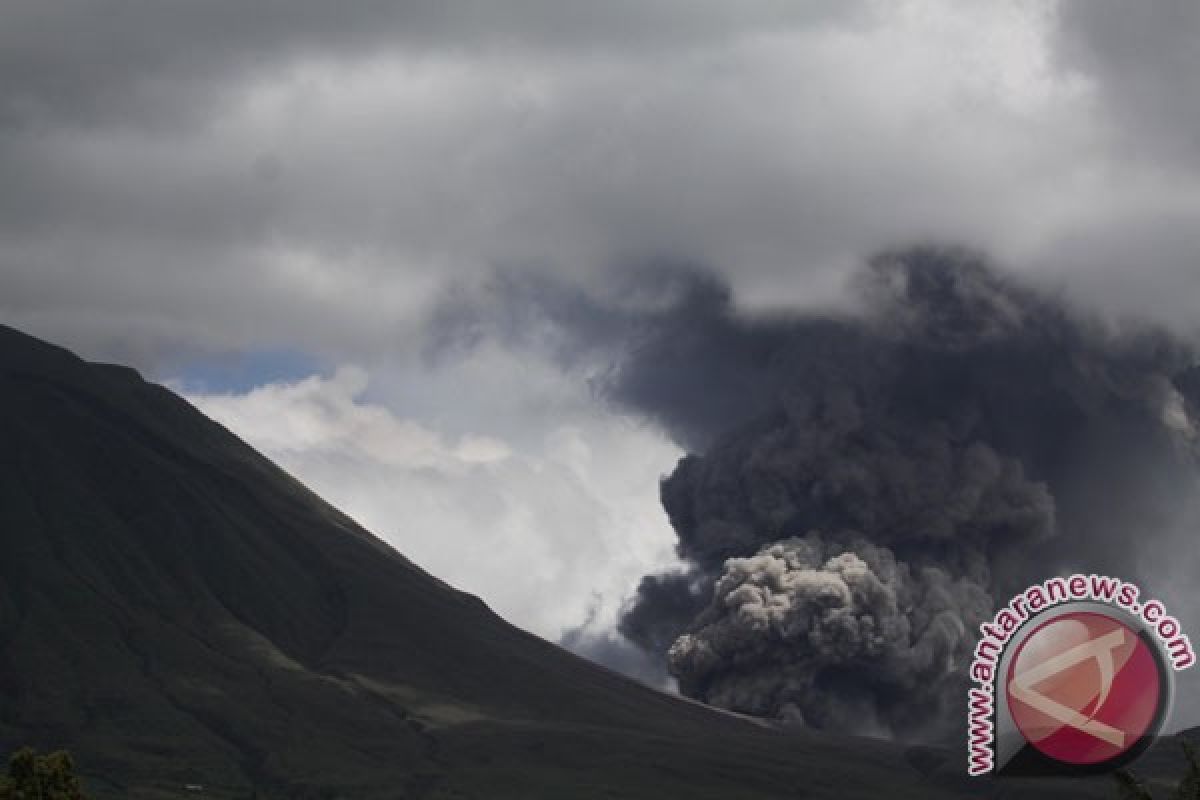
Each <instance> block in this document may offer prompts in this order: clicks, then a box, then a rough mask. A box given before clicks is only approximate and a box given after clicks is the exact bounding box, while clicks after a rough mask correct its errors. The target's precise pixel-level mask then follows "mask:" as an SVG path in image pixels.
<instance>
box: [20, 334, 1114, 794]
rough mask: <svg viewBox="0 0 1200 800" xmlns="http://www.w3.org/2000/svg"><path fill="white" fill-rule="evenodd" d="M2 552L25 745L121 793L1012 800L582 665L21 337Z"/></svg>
mask: <svg viewBox="0 0 1200 800" xmlns="http://www.w3.org/2000/svg"><path fill="white" fill-rule="evenodd" d="M397 523H398V524H403V520H398V521H397ZM427 535H431V536H435V535H436V532H434V531H430V532H428V533H427ZM0 546H2V548H3V549H2V553H3V557H2V558H0V749H3V750H5V751H6V752H7V751H9V750H12V749H14V748H15V747H16V746H18V745H20V744H25V743H30V744H34V745H36V746H39V747H42V748H57V747H67V748H69V749H70V750H71V751H72V752H73V753H74V754H75V756H76V759H77V761H78V762H79V764H80V766H81V771H82V772H83V773H84V774H85V776H86V778H87V780H88V783H89V787H90V788H91V789H92V790H93V791H94V792H95V794H96V795H97V796H100V797H136V798H160V797H161V798H166V797H180V796H188V797H196V796H204V797H216V798H235V797H248V796H250V793H251V791H252V790H254V791H257V792H258V796H259V797H289V798H291V797H322V798H325V797H346V798H423V797H427V798H537V797H555V798H562V797H570V798H581V799H583V798H637V797H646V798H667V797H683V796H687V797H690V798H731V797H737V798H789V797H790V798H800V797H809V798H818V797H838V798H877V797H880V796H881V794H880V793H881V792H886V794H887V796H889V797H921V798H938V797H954V796H980V795H981V794H987V793H992V794H994V796H1009V795H1005V794H1004V793H1003V792H1001V791H1000V788H1001V787H998V786H994V785H992V784H990V783H986V782H985V783H980V782H974V783H969V782H967V781H966V779H965V778H964V777H960V774H961V769H960V768H959V764H960V761H961V758H960V756H959V755H957V754H952V753H947V752H942V751H936V750H928V749H917V750H910V749H907V748H904V747H901V746H895V745H891V744H889V743H885V742H875V741H869V740H853V739H845V738H836V737H819V736H815V735H810V734H803V733H798V732H795V731H791V732H783V731H779V730H775V729H772V728H770V727H767V726H765V725H761V724H758V723H755V722H752V721H748V720H743V719H740V718H736V717H733V716H731V715H727V714H721V713H718V712H715V711H711V710H709V709H706V708H704V707H702V706H699V705H696V704H694V703H690V702H686V701H683V700H680V699H677V698H674V697H671V696H668V695H665V694H662V693H659V692H656V691H653V690H651V689H648V688H646V687H644V686H641V685H640V684H637V683H635V682H632V681H630V680H627V679H625V678H623V677H621V676H618V675H616V674H614V673H612V672H610V671H608V670H605V669H603V668H601V667H598V666H595V665H593V664H590V663H588V662H586V661H584V660H582V659H580V658H577V657H576V656H574V655H571V654H570V653H567V652H566V651H564V650H562V649H560V648H559V647H557V646H555V645H552V644H550V643H547V642H545V641H543V640H541V639H539V638H537V637H535V636H532V635H530V634H528V633H525V632H523V631H521V630H518V629H517V628H515V627H513V626H511V625H509V624H507V623H506V622H504V621H503V620H501V619H500V618H499V617H497V616H496V615H495V614H493V613H492V612H491V611H490V610H488V608H487V607H486V606H485V605H484V604H483V603H482V602H480V601H479V600H478V599H477V598H474V597H472V596H469V595H466V594H464V593H462V592H459V591H456V590H454V589H453V588H451V587H449V586H447V585H445V584H444V583H442V582H441V581H439V580H437V579H436V578H434V577H432V576H430V575H428V574H427V573H425V572H423V571H422V570H420V569H419V568H417V567H415V566H414V565H413V564H411V563H410V562H409V561H407V560H406V559H405V558H404V557H403V556H401V555H400V554H399V553H397V552H395V551H394V550H393V549H391V548H390V547H388V546H387V545H385V544H383V543H382V542H380V541H379V540H377V539H375V538H374V537H372V536H371V535H370V534H368V533H367V532H366V531H364V530H362V529H361V528H360V527H358V526H357V525H356V524H355V523H354V522H353V521H352V520H350V519H349V518H347V517H346V516H344V515H343V514H341V513H339V512H338V511H336V510H335V509H333V508H331V507H330V506H329V505H327V504H326V503H324V502H323V501H321V500H320V499H319V498H318V497H316V496H315V495H313V494H312V493H311V492H309V491H308V490H306V489H305V488H304V487H303V486H301V485H300V484H299V483H298V482H297V481H295V480H294V479H292V478H291V477H289V476H288V475H286V474H285V473H284V472H282V471H281V470H279V469H278V468H277V467H275V466H274V465H273V464H272V463H270V462H269V461H267V460H266V459H265V458H263V457H262V456H260V455H259V454H257V453H256V452H255V451H253V450H252V449H251V448H249V447H248V446H247V445H245V444H244V443H243V442H241V441H240V440H239V439H238V438H236V437H235V436H234V435H232V434H231V433H229V432H228V431H226V430H225V429H224V428H222V427H221V426H219V425H217V424H216V423H214V422H212V421H211V420H209V419H207V418H205V417H204V416H203V415H201V414H200V413H199V412H197V411H196V410H195V409H193V408H192V407H191V406H190V405H188V403H187V402H185V401H184V400H183V399H181V398H180V397H178V396H176V395H175V394H173V393H171V392H170V391H168V390H166V389H164V388H162V387H160V386H156V385H153V384H149V383H146V382H144V381H143V380H142V379H141V378H140V377H139V376H138V375H137V373H135V372H134V371H133V370H130V369H128V368H123V367H115V366H106V365H96V364H89V363H86V362H84V361H81V360H79V359H78V358H76V357H75V356H73V355H71V354H70V353H68V352H66V351H65V350H62V349H60V348H57V347H54V346H51V345H48V344H46V343H43V342H40V341H38V340H35V339H32V338H30V337H28V336H25V335H23V334H20V333H18V332H16V331H14V330H12V329H8V328H3V327H0ZM479 557H480V558H485V557H486V554H482V553H481V554H479ZM533 590H535V589H533V588H532V587H531V591H533ZM189 784H193V785H199V786H203V787H204V789H203V791H202V792H195V791H192V792H188V791H185V790H184V787H185V786H187V785H189ZM1106 790H1107V785H1106V784H1104V783H1103V782H1101V783H1099V784H1095V785H1093V784H1088V785H1072V786H1070V787H1067V786H1064V785H1061V784H1060V785H1058V786H1051V787H1050V788H1048V789H1045V790H1044V791H1045V792H1046V793H1045V794H1039V793H1038V792H1037V791H1035V790H1034V787H1033V786H1028V787H1026V790H1023V791H1022V793H1021V796H1023V797H1034V796H1046V797H1069V796H1073V795H1072V792H1076V791H1078V792H1080V794H1078V796H1104V794H1105V793H1106ZM1089 792H1090V794H1089ZM1012 796H1015V795H1012Z"/></svg>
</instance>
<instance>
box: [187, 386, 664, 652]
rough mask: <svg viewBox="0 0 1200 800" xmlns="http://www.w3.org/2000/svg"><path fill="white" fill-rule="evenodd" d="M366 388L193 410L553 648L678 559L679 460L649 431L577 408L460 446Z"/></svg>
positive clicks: (297, 391) (194, 398)
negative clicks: (522, 431) (670, 508)
mask: <svg viewBox="0 0 1200 800" xmlns="http://www.w3.org/2000/svg"><path fill="white" fill-rule="evenodd" d="M431 380H433V381H434V382H436V381H437V378H436V376H435V377H433V378H431ZM369 388H370V387H369V382H368V376H367V373H366V371H364V370H363V369H361V368H359V367H355V366H344V367H342V368H340V369H338V370H337V371H336V372H335V373H334V374H333V375H332V376H329V377H322V376H319V375H314V376H311V377H308V378H305V379H304V380H301V381H298V382H294V383H278V384H268V385H265V386H260V387H258V388H256V389H253V390H252V391H249V392H247V393H245V394H213V395H198V394H191V395H188V399H189V400H190V401H191V402H192V403H194V404H195V405H196V406H197V407H198V408H199V409H200V410H201V411H203V412H204V413H206V414H208V415H210V416H211V417H213V418H214V419H216V420H218V421H219V422H221V423H222V424H224V425H226V426H227V427H229V428H230V429H231V430H233V431H234V432H235V433H237V434H238V435H239V436H241V437H242V438H244V439H246V440H247V441H248V442H249V443H250V444H251V445H253V446H254V447H256V448H258V449H259V450H261V451H262V452H263V453H265V454H266V455H267V456H268V457H270V458H272V459H273V460H275V461H276V462H277V463H278V464H280V466H282V467H283V468H284V469H286V470H288V471H289V472H291V473H292V474H293V475H295V476H297V477H298V478H299V479H300V480H302V481H303V482H304V483H305V484H307V485H308V486H309V487H310V488H312V489H313V490H314V491H316V492H317V493H318V494H320V495H321V496H322V497H324V498H325V499H326V500H328V501H329V502H331V503H333V504H334V505H335V506H338V507H339V508H340V509H342V510H343V511H345V512H346V513H348V514H350V515H351V516H352V517H354V518H355V519H357V520H358V521H359V522H360V523H362V524H363V525H364V526H365V527H366V528H367V529H369V530H371V531H372V532H373V533H375V534H376V535H378V536H380V537H381V538H383V539H385V540H386V541H388V542H389V543H390V544H392V545H393V546H394V547H396V549H397V550H399V551H400V552H402V553H403V554H405V555H406V556H407V557H409V558H410V559H412V560H413V561H415V562H416V563H417V564H419V565H420V566H422V567H423V568H425V569H426V570H428V571H430V572H431V573H433V574H434V575H436V576H438V577H439V578H442V579H443V580H446V581H447V582H449V583H451V584H452V585H455V586H457V587H459V588H462V589H465V590H467V591H469V592H472V593H474V594H477V595H479V596H480V597H482V598H483V599H484V600H485V601H486V602H487V603H488V604H489V605H490V606H491V607H492V608H494V609H495V610H496V611H497V612H498V613H500V614H501V615H502V616H504V617H505V618H507V619H509V620H510V621H512V622H514V623H516V624H518V625H520V626H522V627H525V628H527V629H529V630H532V631H534V632H536V633H538V634H540V635H543V636H546V637H548V638H552V639H556V638H558V636H559V635H560V634H561V633H562V632H563V631H564V630H565V629H568V628H571V627H574V626H577V625H579V624H580V623H581V622H583V621H584V620H585V619H586V618H587V617H588V616H589V613H591V612H592V611H593V610H597V611H598V612H599V614H600V620H599V622H600V624H601V625H604V624H611V623H612V621H613V620H614V619H615V613H616V609H617V608H618V606H619V604H620V602H621V600H622V598H623V597H624V596H625V595H626V594H628V593H629V592H631V591H632V589H633V588H634V587H635V586H636V584H637V581H638V579H639V578H640V576H641V575H642V574H644V573H645V572H647V571H650V570H652V569H654V568H656V567H658V566H660V565H663V564H666V563H670V562H671V561H672V555H671V546H672V544H673V541H674V537H673V535H672V534H671V532H670V528H669V526H668V523H667V521H666V519H665V516H664V515H663V513H662V510H661V508H660V506H659V504H658V498H657V480H658V477H659V475H660V474H661V473H662V472H664V471H666V470H668V469H669V468H670V467H671V465H672V464H673V463H674V460H675V459H676V458H677V457H678V455H679V453H678V451H677V450H676V449H675V448H674V447H673V446H671V445H669V444H667V443H666V442H665V441H664V440H663V439H662V437H661V436H660V435H659V434H657V433H656V432H654V431H653V430H651V429H648V428H647V427H645V426H642V425H638V424H635V423H634V422H632V421H631V420H629V419H626V418H622V417H619V416H613V415H610V414H607V413H605V412H603V411H601V410H600V409H593V410H592V413H591V415H590V416H589V415H586V414H585V413H583V412H582V409H577V411H576V413H575V414H573V415H572V416H573V418H572V419H569V420H567V421H563V420H562V419H552V420H546V421H545V424H544V428H543V430H542V433H541V435H540V436H528V437H522V441H520V442H519V443H517V444H515V445H514V443H512V442H509V441H505V440H504V439H503V438H502V437H500V436H496V435H494V434H493V433H491V432H489V430H488V428H487V426H488V419H487V417H486V415H480V416H479V417H478V425H479V426H480V428H479V432H477V433H462V434H453V435H451V434H447V433H444V432H442V431H439V430H436V429H434V428H433V427H430V426H429V425H428V424H425V423H420V422H417V421H414V420H412V419H406V418H403V417H401V416H399V415H398V414H396V413H394V412H393V411H391V410H389V408H388V407H386V406H385V405H383V404H381V403H379V402H373V401H369V400H367V399H365V397H364V395H365V393H367V392H368V390H369ZM480 400H481V402H483V403H484V404H486V398H480ZM497 424H499V423H497ZM597 601H599V608H598V609H594V608H593V607H594V606H595V604H596V603H597Z"/></svg>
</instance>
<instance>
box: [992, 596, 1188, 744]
mask: <svg viewBox="0 0 1200 800" xmlns="http://www.w3.org/2000/svg"><path fill="white" fill-rule="evenodd" d="M1006 690H1007V693H1008V707H1009V710H1010V712H1011V713H1012V718H1013V722H1014V723H1015V724H1016V726H1017V728H1018V729H1019V730H1020V731H1021V734H1022V735H1023V736H1024V737H1025V740H1026V741H1028V742H1029V743H1030V744H1031V745H1033V746H1034V747H1035V748H1037V749H1038V750H1039V751H1040V752H1042V753H1043V754H1044V755H1046V756H1049V757H1050V758H1052V759H1055V760H1056V761H1060V762H1064V763H1067V764H1075V765H1095V764H1102V763H1104V762H1107V761H1111V760H1114V759H1118V758H1120V757H1121V756H1123V755H1125V754H1126V753H1128V752H1129V751H1130V750H1132V749H1133V748H1134V747H1136V746H1137V745H1138V744H1139V743H1140V742H1141V741H1142V738H1143V737H1144V736H1146V734H1148V733H1150V734H1153V733H1156V732H1157V731H1153V730H1151V727H1152V726H1154V725H1156V724H1158V722H1159V721H1160V720H1161V717H1162V714H1161V713H1160V712H1161V707H1162V703H1163V702H1164V701H1165V696H1166V687H1165V686H1164V685H1163V680H1162V670H1161V667H1160V664H1159V660H1158V656H1157V655H1156V653H1155V652H1154V650H1153V649H1152V648H1151V646H1150V645H1148V644H1147V643H1146V642H1145V641H1144V640H1143V639H1142V637H1141V636H1139V635H1138V633H1137V632H1136V631H1134V630H1133V629H1132V628H1130V627H1129V626H1128V625H1126V624H1125V623H1124V622H1121V621H1120V620H1118V619H1115V618H1113V617H1110V616H1108V615H1106V614H1102V613H1098V612H1093V611H1079V612H1071V613H1066V614H1063V615H1061V616H1058V617H1055V618H1054V619H1051V620H1049V621H1047V622H1045V623H1043V624H1042V625H1040V626H1039V627H1038V628H1036V629H1035V630H1034V631H1033V632H1032V633H1031V634H1030V635H1029V636H1028V637H1027V638H1026V639H1025V640H1024V641H1023V642H1021V645H1020V647H1018V649H1017V651H1016V653H1015V654H1014V656H1013V659H1012V662H1011V663H1010V665H1009V668H1008V676H1007V683H1006Z"/></svg>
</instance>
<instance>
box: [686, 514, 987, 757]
mask: <svg viewBox="0 0 1200 800" xmlns="http://www.w3.org/2000/svg"><path fill="white" fill-rule="evenodd" d="M990 602H991V601H990V597H989V596H988V594H987V592H986V591H985V590H984V588H983V587H982V586H980V585H979V584H977V583H975V582H973V581H971V580H970V579H968V578H959V579H953V578H951V577H950V576H949V575H948V574H947V573H946V572H945V571H943V570H942V569H940V568H938V567H934V566H926V567H921V568H918V569H914V568H911V567H909V566H908V565H907V564H904V563H901V562H898V561H897V560H896V558H895V556H894V555H893V554H892V553H891V551H890V550H888V549H887V548H885V547H881V546H878V545H874V544H871V543H870V542H868V541H866V540H864V539H861V538H849V539H841V540H828V541H827V540H823V539H822V537H821V536H819V535H818V534H816V533H812V534H809V535H808V536H806V537H804V538H802V539H799V538H797V539H785V540H783V541H780V542H776V543H774V544H771V545H767V546H766V547H764V548H763V549H762V550H760V551H759V553H758V554H757V555H754V556H750V557H748V558H731V559H729V560H728V561H727V562H726V564H725V571H724V574H723V575H722V576H721V578H720V579H719V580H718V581H717V584H716V587H715V589H714V591H713V597H712V603H711V604H710V605H709V606H708V608H707V609H706V610H705V611H704V612H703V613H702V614H701V615H700V616H699V617H698V618H697V619H696V620H695V621H694V623H693V624H692V626H691V631H690V632H689V633H684V634H683V635H681V636H680V637H679V638H678V639H677V640H676V641H675V643H674V644H673V645H672V646H671V649H670V652H669V663H670V668H671V671H672V672H673V673H674V674H675V675H676V676H678V678H679V685H680V689H681V690H682V691H683V692H684V693H685V694H689V695H693V696H700V697H703V698H704V699H705V700H706V701H707V702H709V703H712V704H714V705H718V706H722V707H725V708H736V709H738V710H740V711H743V712H747V713H751V714H760V715H770V716H776V717H782V718H784V719H787V720H792V721H797V722H804V723H807V724H811V725H814V726H817V727H821V728H840V729H845V728H853V729H855V730H857V731H860V732H865V731H871V730H875V731H877V732H882V733H887V732H890V731H891V726H893V725H895V724H897V723H901V724H904V725H906V726H907V727H909V728H912V727H921V726H925V725H927V724H928V721H929V719H930V718H936V717H937V716H939V715H938V709H939V707H940V706H941V705H942V704H943V702H944V699H945V689H946V684H947V682H948V681H950V679H951V676H953V675H954V668H955V666H956V665H958V664H961V663H962V662H963V660H964V659H966V658H967V656H968V654H969V652H970V648H971V646H972V645H973V643H974V639H973V637H972V635H971V630H972V629H973V628H974V627H975V626H977V625H978V624H979V623H980V622H982V621H983V619H984V617H985V615H986V612H987V610H988V607H989V605H990ZM885 693H886V694H887V695H889V696H895V697H899V696H903V698H904V702H903V703H902V704H897V707H895V708H885V709H880V708H879V697H880V695H881V694H885ZM830 694H836V696H837V698H838V701H837V702H836V703H830V702H827V701H826V700H825V697H826V696H827V695H830ZM914 711H915V712H916V713H915V714H914V713H913V712H914ZM881 715H882V718H881ZM906 716H907V717H909V718H907V719H906V718H905V717H906Z"/></svg>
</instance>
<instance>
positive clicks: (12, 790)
mask: <svg viewBox="0 0 1200 800" xmlns="http://www.w3.org/2000/svg"><path fill="white" fill-rule="evenodd" d="M0 800H86V796H85V795H84V793H83V788H82V787H81V786H80V784H79V779H78V778H77V777H75V763H74V762H73V761H72V760H71V756H70V754H68V753H67V751H65V750H59V751H57V752H54V753H50V754H48V755H44V756H39V755H38V754H37V753H36V752H34V750H33V749H32V748H30V747H22V748H21V749H20V750H18V751H17V752H15V753H13V754H12V757H11V758H10V759H9V761H8V777H6V778H0Z"/></svg>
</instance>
